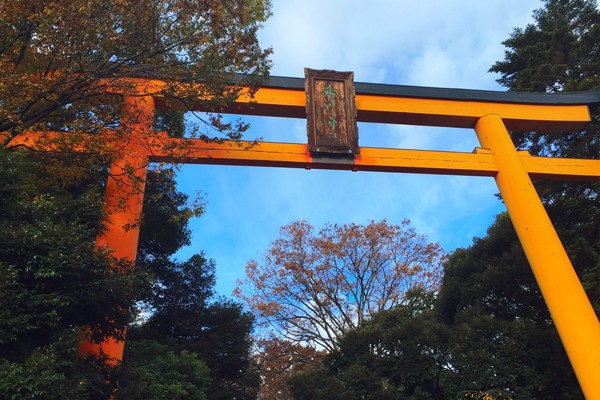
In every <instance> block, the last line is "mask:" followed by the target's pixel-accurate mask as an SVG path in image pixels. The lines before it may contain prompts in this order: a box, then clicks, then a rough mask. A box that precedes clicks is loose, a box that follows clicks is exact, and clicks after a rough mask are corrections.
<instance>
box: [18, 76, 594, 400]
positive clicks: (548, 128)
mask: <svg viewBox="0 0 600 400" xmlns="http://www.w3.org/2000/svg"><path fill="white" fill-rule="evenodd" d="M352 78H353V75H352V74H351V73H335V72H333V71H312V70H307V77H306V80H305V79H301V78H284V77H271V78H270V80H269V82H268V83H266V84H265V85H264V86H263V87H261V88H260V89H259V90H258V91H257V92H256V93H255V95H254V97H253V98H252V97H251V96H250V95H249V92H248V90H245V91H242V94H241V95H240V96H239V97H238V99H237V100H236V102H235V103H233V104H232V105H231V106H229V108H228V109H227V110H225V111H226V112H228V113H234V114H247V115H262V116H276V117H294V118H307V119H308V127H309V137H308V138H309V140H308V141H309V144H289V143H272V142H266V143H264V142H261V143H257V144H255V143H253V142H231V141H224V142H220V143H212V142H206V141H203V140H200V139H176V138H168V137H167V136H166V134H164V133H160V132H153V131H152V120H153V113H154V109H155V108H163V107H165V104H164V101H163V99H162V98H161V97H160V96H159V95H157V93H160V88H161V87H163V86H164V83H163V82H161V81H159V80H147V79H137V78H132V79H129V80H128V82H129V83H132V84H134V85H135V87H136V90H135V91H134V92H132V93H129V94H127V95H124V108H123V116H122V117H121V124H120V127H119V130H120V131H121V132H127V133H128V134H127V141H126V142H124V141H123V140H114V138H115V137H117V135H114V132H112V134H111V132H110V131H107V132H106V135H107V136H106V138H107V141H108V142H110V143H111V146H112V148H113V150H114V155H113V157H112V163H111V168H110V176H109V178H108V182H107V186H106V194H105V208H106V211H109V212H107V215H109V221H108V224H107V226H108V227H109V229H108V230H107V231H106V232H105V233H104V234H102V235H101V236H99V237H98V238H97V240H96V245H97V246H107V247H109V248H111V249H112V250H113V252H114V253H113V254H114V256H116V257H118V258H125V259H128V260H131V261H132V262H133V261H135V257H136V252H137V244H138V237H139V224H133V225H132V224H131V221H137V220H138V218H139V217H140V215H141V212H142V203H143V196H144V184H145V179H146V172H147V167H148V164H149V163H150V162H160V161H168V162H177V163H196V164H222V165H245V166H271V167H290V168H306V169H313V168H314V169H336V170H352V171H379V172H409V173H425V174H446V175H465V176H489V177H494V179H495V180H496V183H497V185H498V188H499V190H500V194H501V196H502V199H503V200H504V203H505V204H506V208H507V210H508V213H509V215H510V218H511V220H512V222H513V225H514V227H515V230H516V232H517V234H518V237H519V240H520V241H521V244H522V246H523V249H524V251H525V254H526V256H527V259H528V260H529V263H530V265H531V268H532V270H533V273H534V275H535V278H536V280H537V282H538V284H539V286H540V289H541V292H542V295H543V297H544V299H545V301H546V304H547V306H548V309H549V310H550V314H551V315H552V318H553V320H554V323H555V324H556V327H557V330H558V333H559V335H560V338H561V340H562V342H563V345H564V347H565V349H566V351H567V355H568V357H569V360H570V362H571V364H572V366H573V369H574V371H575V374H576V376H577V378H578V380H579V383H580V385H581V387H582V390H583V392H584V394H585V396H586V398H587V399H588V400H592V399H594V400H598V399H600V324H599V322H598V319H597V317H596V315H595V313H594V310H593V308H592V306H591V304H590V302H589V300H588V298H587V296H586V294H585V292H584V290H583V287H582V285H581V283H580V281H579V280H578V278H577V275H576V274H575V271H574V269H573V267H572V265H571V262H570V261H569V258H568V256H567V254H566V252H565V250H564V247H563V246H562V244H561V242H560V240H559V238H558V236H557V234H556V231H555V230H554V227H553V226H552V223H551V221H550V219H549V218H548V215H547V213H546V211H545V209H544V207H543V204H542V202H541V201H540V198H539V196H538V194H537V193H536V191H535V189H534V187H533V184H532V182H531V178H532V177H533V178H559V179H583V180H597V179H598V177H600V160H583V159H564V158H546V157H532V156H530V155H529V153H527V152H520V151H517V150H516V149H515V147H514V145H513V143H512V141H511V139H510V136H509V134H508V131H507V129H511V130H522V131H536V130H539V131H543V132H557V131H558V132H561V131H578V130H581V129H583V128H584V127H585V126H586V125H587V123H588V122H589V121H590V116H589V111H588V105H590V104H597V103H600V92H599V91H595V92H584V93H571V94H540V93H515V92H492V91H476V90H463V89H443V88H425V87H413V86H400V85H382V84H368V83H356V84H354V83H353V82H352ZM326 85H327V86H326ZM332 98H337V99H338V100H339V101H338V102H337V103H336V102H335V101H333V103H332V102H331V99H332ZM199 104H201V103H199ZM197 110H200V111H204V110H202V107H201V106H199V107H198V109H197ZM132 116H135V118H133V117H132ZM356 121H363V122H379V123H394V124H411V125H427V126H443V127H458V128H474V129H475V132H476V134H477V137H478V139H479V142H480V144H481V148H478V149H476V150H475V151H474V152H473V153H462V152H445V151H424V150H404V149H389V148H385V149H384V148H364V147H359V146H358V137H357V136H356V129H355V127H356ZM338 128H339V129H338ZM57 134H58V133H57ZM43 135H44V137H46V138H47V137H49V136H50V137H51V136H52V135H53V133H52V132H44V133H43ZM39 137H40V133H36V132H30V133H28V134H25V135H22V136H18V137H16V138H15V139H13V140H12V142H10V144H9V146H11V147H14V146H19V145H26V146H29V147H33V148H35V147H36V143H37V139H38V138H39ZM111 138H112V139H111ZM80 139H81V140H83V141H85V140H86V138H85V135H83V136H81V138H80ZM44 149H45V150H48V147H45V148H44ZM173 149H178V150H173ZM132 171H133V173H131V172H132ZM117 176H118V177H119V182H117V181H116V180H115V177H117ZM136 182H137V186H136ZM123 185H125V186H129V187H136V189H137V190H123V187H124V186H123ZM123 205H125V207H123ZM123 349H124V342H123V341H116V340H108V341H107V342H105V343H102V344H101V345H95V344H91V343H83V344H82V346H81V349H80V350H81V352H82V354H90V353H93V354H98V353H99V352H100V351H102V352H103V353H104V354H106V355H107V356H109V357H112V358H113V360H115V361H120V360H121V359H122V357H123Z"/></svg>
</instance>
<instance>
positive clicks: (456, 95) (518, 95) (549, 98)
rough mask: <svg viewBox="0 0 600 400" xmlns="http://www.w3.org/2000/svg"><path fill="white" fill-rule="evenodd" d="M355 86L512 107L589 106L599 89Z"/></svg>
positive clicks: (275, 79) (271, 82)
mask: <svg viewBox="0 0 600 400" xmlns="http://www.w3.org/2000/svg"><path fill="white" fill-rule="evenodd" d="M262 87H270V88H282V89H296V90H304V78H290V77H282V76H271V77H269V79H268V80H267V82H265V83H264V84H263V85H262ZM354 87H355V91H356V93H357V94H362V95H377V96H394V97H413V98H425V99H440V100H460V101H482V102H493V103H515V104H547V105H552V104H556V105H559V104H565V105H568V104H573V105H575V104H588V105H590V104H596V103H600V90H594V91H588V92H567V93H538V92H508V91H506V92H500V91H493V90H473V89H450V88H438V87H425V86H406V85H390V84H382V83H364V82H355V83H354Z"/></svg>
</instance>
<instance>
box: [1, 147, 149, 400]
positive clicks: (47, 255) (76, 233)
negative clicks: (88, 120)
mask: <svg viewBox="0 0 600 400" xmlns="http://www.w3.org/2000/svg"><path fill="white" fill-rule="evenodd" d="M75 164H79V168H69V167H70V166H72V165H75ZM82 165H85V166H86V167H87V168H81V166H82ZM105 174H106V170H105V169H102V168H100V167H98V165H97V164H96V163H94V162H91V161H89V160H83V159H77V158H71V157H69V158H66V157H65V158H63V157H59V156H56V157H54V156H47V155H43V154H32V153H30V152H25V151H6V150H2V151H1V152H0V181H2V185H1V187H0V199H1V201H2V204H3V206H2V209H1V210H0V392H1V393H3V396H7V397H8V398H11V397H12V398H45V399H54V398H56V399H58V398H88V397H90V398H97V397H103V398H106V396H108V395H109V393H110V390H111V387H110V386H109V385H107V384H106V379H105V377H104V374H105V373H107V372H108V371H107V370H105V369H103V368H102V367H101V365H99V364H98V362H97V361H101V360H96V361H94V360H87V361H86V360H79V359H78V357H77V354H76V347H77V346H76V343H77V341H78V340H79V337H78V330H77V328H78V327H81V326H88V327H90V329H89V332H90V334H91V335H92V337H91V339H92V340H95V341H97V342H100V341H102V340H103V339H105V338H107V337H114V336H116V337H119V336H120V335H121V334H122V331H123V328H124V326H126V325H127V324H128V323H129V322H130V321H132V320H133V318H134V317H135V314H136V307H135V301H136V299H138V298H139V296H140V294H141V292H142V291H143V289H144V287H146V285H147V280H146V278H145V274H144V273H143V271H141V270H135V269H133V270H132V269H131V268H130V267H131V266H130V265H129V264H127V263H124V262H123V261H122V260H115V259H113V258H112V257H111V256H110V254H108V253H106V252H103V251H100V250H98V249H95V248H94V240H95V238H96V236H97V235H98V233H99V232H100V231H101V230H102V229H103V225H102V222H101V221H102V219H101V205H102V190H101V186H100V185H99V184H98V182H99V181H101V180H102V179H104V177H105Z"/></svg>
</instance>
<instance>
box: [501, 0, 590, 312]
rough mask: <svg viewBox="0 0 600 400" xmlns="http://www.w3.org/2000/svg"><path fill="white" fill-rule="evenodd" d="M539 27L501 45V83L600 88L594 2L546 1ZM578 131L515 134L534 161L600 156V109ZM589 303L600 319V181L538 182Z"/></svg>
mask: <svg viewBox="0 0 600 400" xmlns="http://www.w3.org/2000/svg"><path fill="white" fill-rule="evenodd" d="M534 20H535V24H530V25H528V26H527V27H526V28H525V29H519V28H517V29H515V30H514V32H513V33H512V34H511V36H510V38H509V39H507V40H506V41H505V42H504V45H505V46H506V47H507V48H508V50H507V51H506V54H505V59H504V60H503V61H499V62H497V63H496V64H494V65H493V66H492V68H491V69H490V71H492V72H498V73H500V74H501V77H500V78H499V79H498V82H499V83H501V84H503V85H505V86H506V87H508V88H509V90H517V91H546V92H556V91H574V90H575V91H576V90H599V89H600V57H599V56H598V51H599V50H598V43H599V42H600V11H599V9H598V4H597V2H596V1H593V0H573V1H566V0H546V1H545V7H544V8H542V9H539V10H536V11H535V12H534ZM590 116H591V120H592V121H591V123H590V124H589V125H588V126H587V128H586V129H584V130H582V131H581V132H562V133H546V132H511V137H512V138H513V140H514V142H515V144H516V145H517V146H518V147H519V148H521V149H525V150H529V152H530V153H532V154H533V155H552V156H559V157H579V158H598V157H599V156H600V144H599V143H600V105H595V106H593V107H591V109H590ZM534 183H535V186H536V189H537V190H538V193H540V196H541V197H542V199H543V201H544V204H545V206H546V210H547V211H548V214H549V216H550V218H551V220H552V222H553V223H554V225H555V227H556V229H557V232H558V234H559V236H560V238H561V240H562V242H563V244H564V245H565V248H566V250H567V253H568V254H569V257H570V258H571V261H572V263H573V266H574V267H575V269H576V271H577V273H578V275H579V277H580V279H581V280H582V283H583V285H584V287H585V289H586V292H587V294H588V297H589V298H590V300H591V302H592V305H593V306H594V307H595V309H596V311H597V313H598V314H599V315H600V261H599V260H600V257H599V249H600V241H599V237H598V229H597V228H598V226H599V225H600V210H599V208H598V193H599V189H600V188H599V185H598V183H597V182H596V183H576V182H534Z"/></svg>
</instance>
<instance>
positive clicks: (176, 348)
mask: <svg viewBox="0 0 600 400" xmlns="http://www.w3.org/2000/svg"><path fill="white" fill-rule="evenodd" d="M202 205H203V201H202V199H201V198H199V199H195V200H194V201H192V202H190V199H189V197H188V196H187V195H186V194H184V193H182V192H180V191H179V190H178V189H177V187H176V184H175V174H174V171H173V170H172V169H167V170H165V169H160V170H152V171H151V174H150V177H149V181H148V184H147V186H146V196H145V198H144V208H143V210H144V215H143V218H142V225H141V227H140V244H139V247H138V255H137V268H140V269H143V270H145V271H147V272H148V273H149V274H150V275H151V276H152V285H151V287H150V290H149V291H147V292H146V293H145V295H144V297H143V299H142V300H143V304H144V309H145V311H146V313H147V316H146V317H145V319H144V320H143V321H142V322H141V323H139V324H137V325H134V326H132V327H130V329H129V331H128V340H127V343H126V347H125V355H124V363H125V368H126V371H128V372H127V373H126V374H125V377H124V378H123V379H124V380H122V381H121V386H122V388H123V393H133V392H134V391H135V390H133V389H131V387H138V386H139V384H138V383H137V380H138V379H137V376H138V375H137V374H138V373H139V372H138V371H136V370H137V369H139V368H138V366H139V367H143V366H144V365H146V362H150V363H154V362H156V360H152V359H148V358H147V356H148V355H149V354H150V353H151V351H150V349H151V348H153V347H157V348H159V349H163V350H161V351H163V353H167V354H169V356H168V357H170V359H171V361H169V362H170V363H171V362H173V363H174V366H173V368H176V369H177V368H180V367H178V366H181V365H183V363H184V361H185V359H188V358H190V357H192V358H195V359H197V360H198V361H201V362H202V363H204V364H205V365H206V366H207V367H208V370H209V372H208V376H209V378H210V383H207V384H206V385H204V387H201V386H199V387H198V388H197V391H198V392H199V393H205V394H206V396H207V399H230V398H236V399H253V398H255V397H256V391H257V390H258V385H259V381H258V373H257V371H256V370H255V367H256V366H255V363H254V362H253V361H252V359H251V354H250V349H251V339H250V333H251V331H252V329H253V326H254V318H253V317H252V315H251V314H250V313H248V312H245V311H244V310H243V309H242V307H241V305H240V304H238V303H235V302H233V301H230V300H227V299H223V298H215V293H214V286H215V283H216V278H215V263H214V261H213V260H209V259H207V258H206V257H205V255H204V253H198V254H195V255H193V256H191V257H190V258H189V259H188V260H185V261H179V260H175V259H173V255H174V253H175V252H176V251H178V250H179V249H180V248H181V247H182V246H185V245H187V244H189V242H190V236H191V231H190V229H189V225H188V224H189V220H190V218H191V217H192V216H195V215H198V214H199V213H201V212H202ZM130 344H131V346H130ZM140 357H141V359H140ZM129 362H131V363H132V364H128V363H129ZM143 368H146V369H151V367H150V366H148V365H146V366H145V367H143ZM161 368H162V367H161ZM164 368H170V367H169V366H167V365H165V366H164ZM131 369H133V371H130V370H131ZM181 372H182V373H183V375H182V376H180V378H181V379H182V378H184V377H185V376H186V375H185V374H187V372H185V371H181ZM178 373H179V372H178ZM147 377H148V379H150V378H151V375H148V376H147ZM141 379H146V378H145V377H142V378H141ZM163 382H164V383H165V384H166V383H167V382H165V381H163ZM172 389H173V388H171V387H166V386H165V387H164V388H163V389H162V390H172ZM122 396H123V398H129V395H128V394H127V395H125V394H122ZM140 398H141V397H140Z"/></svg>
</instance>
